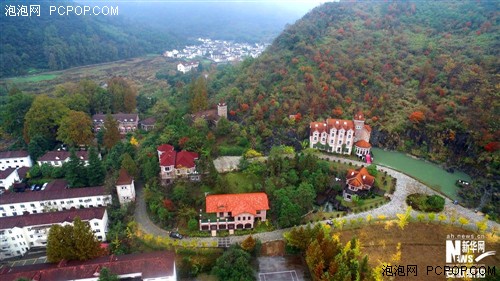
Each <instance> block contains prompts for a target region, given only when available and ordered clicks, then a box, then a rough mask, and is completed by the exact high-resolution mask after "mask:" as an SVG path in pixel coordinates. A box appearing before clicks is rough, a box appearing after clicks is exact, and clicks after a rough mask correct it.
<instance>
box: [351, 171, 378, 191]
mask: <svg viewBox="0 0 500 281" xmlns="http://www.w3.org/2000/svg"><path fill="white" fill-rule="evenodd" d="M346 181H347V184H349V185H352V186H356V187H358V188H360V189H370V188H371V187H372V186H373V183H374V182H375V177H373V176H372V175H370V173H368V170H367V169H366V168H365V167H362V168H360V169H358V170H352V169H350V170H348V171H347V176H346Z"/></svg>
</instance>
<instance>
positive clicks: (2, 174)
mask: <svg viewBox="0 0 500 281" xmlns="http://www.w3.org/2000/svg"><path fill="white" fill-rule="evenodd" d="M15 171H16V168H7V169H5V170H3V171H0V179H2V180H3V179H6V178H8V177H9V176H10V175H11V174H12V173H14V172H15Z"/></svg>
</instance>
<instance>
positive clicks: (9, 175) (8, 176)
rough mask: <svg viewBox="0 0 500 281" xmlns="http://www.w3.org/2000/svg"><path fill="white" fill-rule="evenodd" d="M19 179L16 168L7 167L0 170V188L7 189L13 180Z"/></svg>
mask: <svg viewBox="0 0 500 281" xmlns="http://www.w3.org/2000/svg"><path fill="white" fill-rule="evenodd" d="M18 181H19V174H18V173H17V169H16V168H7V169H5V170H3V171H0V189H9V188H10V187H11V186H12V185H13V184H14V183H15V182H18Z"/></svg>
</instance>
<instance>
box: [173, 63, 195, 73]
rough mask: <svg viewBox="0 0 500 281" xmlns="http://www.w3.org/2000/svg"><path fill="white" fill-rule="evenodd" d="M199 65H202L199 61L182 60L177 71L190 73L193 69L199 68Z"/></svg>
mask: <svg viewBox="0 0 500 281" xmlns="http://www.w3.org/2000/svg"><path fill="white" fill-rule="evenodd" d="M198 65H200V63H199V62H197V61H192V62H181V63H179V64H178V65H177V71H180V72H182V73H188V72H189V71H191V70H192V69H193V68H197V67H198Z"/></svg>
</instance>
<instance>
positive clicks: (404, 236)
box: [337, 222, 500, 280]
mask: <svg viewBox="0 0 500 281" xmlns="http://www.w3.org/2000/svg"><path fill="white" fill-rule="evenodd" d="M337 233H338V234H339V236H340V240H341V241H342V242H344V243H345V242H347V241H348V240H350V239H351V238H352V237H358V238H359V239H360V242H361V251H362V253H363V254H367V255H368V256H369V263H370V264H371V265H372V266H378V265H379V264H380V263H381V262H386V263H390V264H391V265H403V266H405V267H406V265H417V277H413V276H411V277H408V276H406V277H396V278H395V279H394V280H446V278H444V277H443V276H438V275H436V274H435V273H432V274H431V273H429V275H427V266H433V267H436V266H441V267H443V266H444V265H446V240H447V236H448V235H450V234H453V235H455V236H457V235H462V234H464V235H467V234H474V235H478V234H477V233H474V232H471V231H469V230H465V229H462V228H459V227H453V226H450V225H439V224H426V223H417V222H413V223H410V224H409V225H407V226H406V227H405V229H404V230H401V229H400V228H399V227H398V226H397V225H396V224H395V223H393V224H392V226H390V227H387V222H378V223H373V224H371V225H366V226H363V227H362V228H359V229H354V230H343V231H339V232H337ZM481 235H482V234H481ZM464 240H466V239H464ZM478 240H484V241H485V250H486V251H497V253H498V252H499V251H500V239H499V236H498V235H492V234H486V235H484V238H480V239H478ZM398 243H401V247H400V251H399V252H400V255H399V257H398V250H397V246H398ZM475 256H477V254H476V255H475ZM480 263H481V264H483V263H484V264H485V265H489V266H494V265H496V266H497V269H496V271H497V274H500V272H499V270H500V269H499V268H498V265H499V264H500V255H498V254H497V255H496V256H489V257H486V258H484V259H483V260H481V261H480ZM386 280H393V279H390V278H387V279H386ZM461 280H464V279H461ZM496 280H498V279H496Z"/></svg>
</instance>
